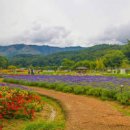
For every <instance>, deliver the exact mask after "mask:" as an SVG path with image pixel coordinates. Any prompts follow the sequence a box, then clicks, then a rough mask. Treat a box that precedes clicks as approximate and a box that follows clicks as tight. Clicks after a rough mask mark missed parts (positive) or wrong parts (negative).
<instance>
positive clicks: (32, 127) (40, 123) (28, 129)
mask: <svg viewBox="0 0 130 130" xmlns="http://www.w3.org/2000/svg"><path fill="white" fill-rule="evenodd" d="M42 99H43V101H44V102H45V106H44V109H43V111H42V112H40V113H36V116H35V119H33V120H22V119H10V120H4V128H3V130H64V127H65V115H64V112H63V109H62V108H61V105H60V103H59V102H58V101H56V100H54V99H52V98H48V97H46V96H42ZM48 106H51V107H53V109H54V110H55V111H56V117H55V119H54V120H53V121H51V120H49V116H50V114H51V110H50V109H49V107H48Z"/></svg>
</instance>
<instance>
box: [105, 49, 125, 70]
mask: <svg viewBox="0 0 130 130" xmlns="http://www.w3.org/2000/svg"><path fill="white" fill-rule="evenodd" d="M125 58H126V57H125V55H124V54H123V52H122V51H119V50H111V51H109V52H108V53H107V54H106V55H105V56H104V57H103V60H104V64H105V66H106V67H110V68H118V67H120V66H121V65H122V62H123V59H125Z"/></svg>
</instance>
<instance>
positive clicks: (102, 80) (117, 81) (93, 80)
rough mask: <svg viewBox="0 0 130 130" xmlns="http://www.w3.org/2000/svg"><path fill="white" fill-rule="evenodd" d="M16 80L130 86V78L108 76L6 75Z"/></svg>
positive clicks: (97, 85)
mask: <svg viewBox="0 0 130 130" xmlns="http://www.w3.org/2000/svg"><path fill="white" fill-rule="evenodd" d="M6 78H12V79H16V80H26V81H34V82H36V81H37V82H52V83H53V82H64V83H68V84H76V85H78V84H79V85H83V86H87V85H91V86H94V87H113V86H114V87H115V86H121V85H124V86H130V79H127V78H117V77H107V76H52V75H51V76H50V75H33V76H32V75H19V76H6Z"/></svg>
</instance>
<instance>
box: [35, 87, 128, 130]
mask: <svg viewBox="0 0 130 130" xmlns="http://www.w3.org/2000/svg"><path fill="white" fill-rule="evenodd" d="M33 90H34V91H36V92H38V93H40V94H44V95H47V96H50V97H53V98H55V99H58V100H59V101H60V102H61V103H62V105H63V107H64V109H65V111H66V113H67V123H66V129H65V130H130V117H128V116H124V115H123V114H121V113H120V112H119V111H117V110H116V109H114V108H113V107H112V106H111V105H110V104H108V103H107V102H104V101H102V100H99V99H96V98H93V97H87V96H79V95H74V94H69V93H62V92H57V91H54V90H46V89H43V88H33Z"/></svg>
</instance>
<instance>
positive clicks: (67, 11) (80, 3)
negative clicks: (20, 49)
mask: <svg viewBox="0 0 130 130" xmlns="http://www.w3.org/2000/svg"><path fill="white" fill-rule="evenodd" d="M128 39H130V0H0V45H9V44H20V43H25V44H35V45H50V46H59V47H65V46H83V47H87V46H92V45H95V44H102V43H109V44H123V43H126V42H127V40H128Z"/></svg>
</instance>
